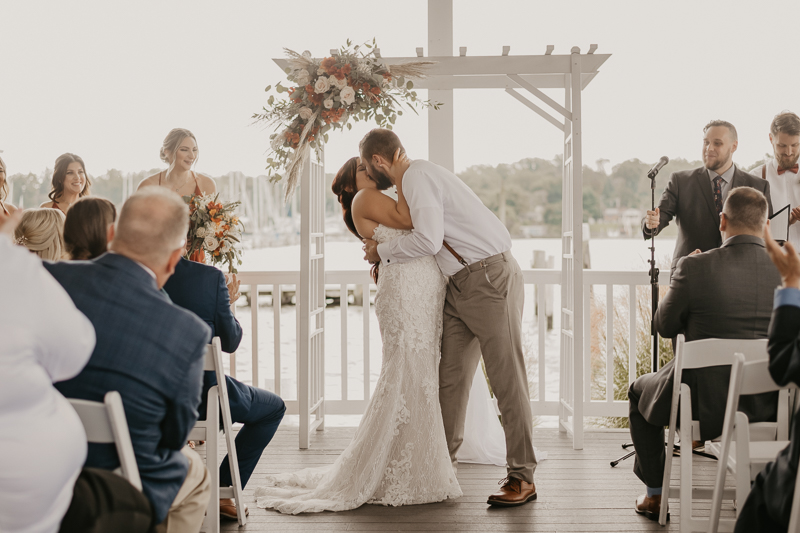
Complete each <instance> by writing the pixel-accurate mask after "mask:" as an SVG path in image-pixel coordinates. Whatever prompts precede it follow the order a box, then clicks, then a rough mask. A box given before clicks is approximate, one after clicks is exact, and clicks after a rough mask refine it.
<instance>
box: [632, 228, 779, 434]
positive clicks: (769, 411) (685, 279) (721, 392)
mask: <svg viewBox="0 0 800 533" xmlns="http://www.w3.org/2000/svg"><path fill="white" fill-rule="evenodd" d="M780 283H781V277H780V274H779V273H778V270H777V269H776V268H775V266H774V265H773V264H772V261H770V259H769V256H767V252H766V249H765V248H764V241H763V240H762V239H760V238H758V237H752V236H750V235H737V236H735V237H731V238H729V239H727V240H726V241H725V243H724V244H723V245H722V247H721V248H716V249H714V250H711V251H709V252H706V253H702V254H697V255H693V256H690V257H684V258H682V259H681V260H680V261H679V262H678V265H677V268H676V269H675V273H674V275H673V276H672V282H671V283H670V289H669V292H667V294H666V296H665V297H664V299H663V300H661V302H660V303H659V304H658V311H657V312H656V316H655V325H656V329H657V330H658V333H659V334H660V335H661V336H662V337H665V338H674V337H676V336H677V335H678V334H680V333H682V334H683V335H684V336H685V337H686V340H687V342H688V341H694V340H700V339H709V338H722V339H761V338H766V337H767V332H768V329H769V321H770V316H771V314H772V300H773V294H774V291H775V287H777V286H778V285H780ZM765 355H766V354H765ZM673 366H674V365H673V362H672V361H670V362H669V363H667V364H666V365H664V366H663V367H662V368H661V369H660V370H659V371H658V372H657V373H656V374H655V375H653V376H651V377H650V379H649V380H648V382H647V385H646V386H645V388H644V391H643V392H642V396H641V398H640V401H639V409H640V411H641V413H642V415H643V416H644V417H645V419H646V420H648V421H650V422H651V423H660V421H663V420H665V419H666V420H669V409H670V403H671V395H672V386H673V385H672V384H673ZM729 378H730V367H712V368H704V369H699V370H689V371H686V372H685V373H684V376H683V382H684V383H688V384H689V386H690V387H691V389H692V413H693V415H694V418H695V419H696V420H700V428H701V433H702V436H703V439H704V440H707V439H713V438H716V437H718V436H719V435H720V434H721V433H722V417H723V415H724V412H725V400H726V397H727V394H728V380H729ZM739 408H740V410H742V411H744V412H745V413H746V414H747V415H748V416H749V417H750V420H751V421H753V422H763V421H768V420H775V415H776V412H777V394H776V393H769V394H764V395H756V396H747V397H743V398H742V400H741V402H740V403H739Z"/></svg>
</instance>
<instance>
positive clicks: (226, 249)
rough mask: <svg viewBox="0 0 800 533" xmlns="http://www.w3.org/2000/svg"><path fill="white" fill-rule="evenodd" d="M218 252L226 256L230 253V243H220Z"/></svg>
mask: <svg viewBox="0 0 800 533" xmlns="http://www.w3.org/2000/svg"><path fill="white" fill-rule="evenodd" d="M220 251H221V252H222V253H223V254H227V253H228V252H230V251H231V243H229V242H228V241H222V247H221V248H220Z"/></svg>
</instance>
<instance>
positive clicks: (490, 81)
mask: <svg viewBox="0 0 800 533" xmlns="http://www.w3.org/2000/svg"><path fill="white" fill-rule="evenodd" d="M596 74H597V73H594V74H582V75H581V79H582V80H583V81H582V83H583V85H584V87H585V86H586V85H587V84H588V83H589V81H590V80H591V79H592V78H594V76H595V75H596ZM520 78H522V79H524V80H525V81H526V82H528V83H529V84H531V85H533V86H534V87H537V88H539V89H563V88H564V75H563V74H524V75H521V76H520ZM414 88H416V89H434V90H435V89H518V88H519V84H518V83H517V82H514V81H511V80H510V79H508V76H507V75H505V74H502V75H490V76H480V75H472V76H429V77H427V78H425V79H421V80H414Z"/></svg>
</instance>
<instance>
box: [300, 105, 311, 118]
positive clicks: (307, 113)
mask: <svg viewBox="0 0 800 533" xmlns="http://www.w3.org/2000/svg"><path fill="white" fill-rule="evenodd" d="M313 114H314V112H313V111H311V108H310V107H308V106H305V107H301V108H300V118H302V119H303V120H308V119H310V118H311V115H313Z"/></svg>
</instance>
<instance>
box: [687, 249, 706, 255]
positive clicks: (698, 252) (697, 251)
mask: <svg viewBox="0 0 800 533" xmlns="http://www.w3.org/2000/svg"><path fill="white" fill-rule="evenodd" d="M700 253H703V252H701V251H700V248H698V249H697V250H695V251H693V252H692V253H690V254H689V255H697V254H700Z"/></svg>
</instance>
